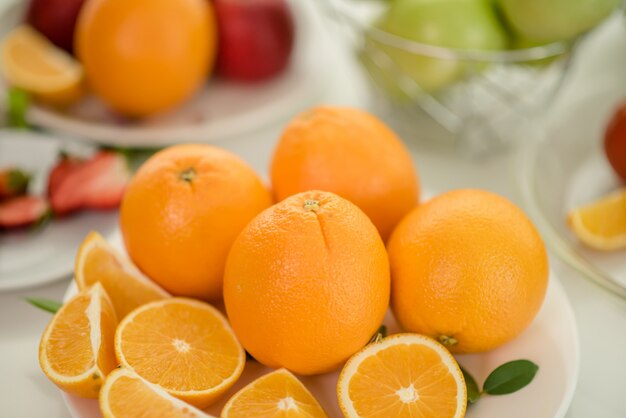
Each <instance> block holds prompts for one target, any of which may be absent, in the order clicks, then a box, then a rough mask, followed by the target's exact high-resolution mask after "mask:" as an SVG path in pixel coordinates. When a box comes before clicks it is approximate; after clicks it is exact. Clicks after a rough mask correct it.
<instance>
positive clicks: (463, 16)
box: [368, 0, 508, 92]
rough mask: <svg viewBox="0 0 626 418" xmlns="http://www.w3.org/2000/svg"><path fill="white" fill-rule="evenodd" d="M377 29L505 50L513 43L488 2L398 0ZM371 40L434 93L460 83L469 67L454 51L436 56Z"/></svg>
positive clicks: (467, 47) (471, 47)
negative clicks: (439, 56) (457, 57)
mask: <svg viewBox="0 0 626 418" xmlns="http://www.w3.org/2000/svg"><path fill="white" fill-rule="evenodd" d="M375 27H376V28H378V29H380V30H382V31H385V32H387V33H389V34H392V35H396V36H398V37H401V38H404V39H407V40H410V41H415V42H419V43H423V44H427V45H434V46H441V47H446V48H455V49H461V50H501V49H505V48H506V47H507V45H508V39H507V34H506V32H505V30H504V29H503V28H502V27H501V25H500V23H499V21H498V18H497V16H496V14H495V12H494V10H493V9H492V7H491V4H490V2H489V1H485V0H441V1H424V0H398V1H394V2H391V3H390V6H389V9H388V10H387V11H386V12H385V13H384V14H383V16H382V17H381V18H380V19H379V20H378V22H377V23H375ZM368 42H374V43H375V44H376V47H378V48H380V49H381V50H382V51H383V52H384V53H385V54H387V55H388V57H389V58H390V59H391V60H392V61H393V63H394V64H395V66H396V67H397V69H398V70H399V71H401V72H402V73H404V74H405V75H407V76H408V77H410V78H412V79H413V80H415V82H416V83H417V84H418V85H419V86H420V87H421V88H422V89H424V90H426V91H429V92H434V91H437V90H439V89H441V88H443V87H445V86H447V85H449V84H450V83H452V82H454V81H456V80H457V79H459V77H461V76H462V75H463V72H464V71H465V69H466V68H465V67H464V63H463V62H462V61H459V60H457V59H456V58H455V57H454V56H453V54H449V56H448V57H445V58H434V57H429V56H426V55H417V54H415V53H413V52H410V51H407V50H405V49H402V48H395V47H393V46H391V45H386V44H382V43H380V42H376V41H375V40H374V39H372V38H370V39H369V40H368ZM392 77H393V75H392Z"/></svg>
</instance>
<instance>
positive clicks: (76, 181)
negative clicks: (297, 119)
mask: <svg viewBox="0 0 626 418" xmlns="http://www.w3.org/2000/svg"><path fill="white" fill-rule="evenodd" d="M130 177H131V173H130V169H129V167H128V164H127V163H126V159H125V158H124V156H123V155H121V154H119V153H116V152H110V151H101V152H99V153H98V154H96V155H95V156H94V157H93V158H91V159H90V160H87V161H85V162H84V163H82V164H81V165H80V166H79V167H75V168H73V169H72V170H71V171H70V172H69V173H67V175H66V176H65V178H63V179H62V180H61V181H60V183H59V184H58V187H55V188H53V189H54V190H53V193H52V194H51V196H50V203H51V204H52V210H53V211H54V213H55V214H57V215H66V214H68V213H71V212H74V211H76V210H78V209H82V208H91V209H114V208H117V207H118V206H119V204H120V202H121V200H122V196H123V195H124V190H125V189H126V185H127V184H128V181H129V180H130Z"/></svg>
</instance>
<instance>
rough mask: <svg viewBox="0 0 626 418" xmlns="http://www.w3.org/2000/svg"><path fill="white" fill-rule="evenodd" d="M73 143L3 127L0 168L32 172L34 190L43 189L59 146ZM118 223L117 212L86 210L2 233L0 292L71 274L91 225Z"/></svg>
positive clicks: (103, 227) (106, 227) (108, 228)
mask: <svg viewBox="0 0 626 418" xmlns="http://www.w3.org/2000/svg"><path fill="white" fill-rule="evenodd" d="M70 146H71V145H70V144H66V143H63V142H62V141H61V140H58V139H55V138H52V137H49V136H45V135H42V134H37V133H34V132H26V131H10V130H0V168H1V167H8V166H17V167H20V168H24V169H25V170H27V171H29V172H30V173H32V174H33V175H34V178H33V184H32V187H31V188H30V190H31V191H32V192H34V193H36V194H43V193H44V192H45V189H46V184H47V181H48V172H49V171H50V169H51V168H52V167H53V165H54V163H55V162H56V159H57V156H58V154H59V151H60V150H61V149H68V147H70ZM74 148H75V147H74ZM81 148H84V147H81ZM75 151H84V149H81V150H75ZM116 226H117V214H116V212H83V213H78V214H75V215H71V216H69V217H67V218H66V219H60V220H53V221H51V222H50V223H49V224H48V225H46V226H44V227H43V228H41V229H40V230H33V231H31V230H23V231H17V232H8V233H4V232H3V233H0V291H8V290H15V289H20V288H25V287H31V286H36V285H41V284H44V283H48V282H51V281H54V280H57V279H62V278H67V277H69V276H70V275H71V274H72V271H73V269H74V257H75V255H76V249H77V248H78V247H79V245H80V243H81V242H82V241H83V239H84V238H85V235H87V233H88V232H89V231H91V230H93V229H95V230H98V231H101V232H102V233H104V234H110V233H112V232H113V231H114V230H115V228H116Z"/></svg>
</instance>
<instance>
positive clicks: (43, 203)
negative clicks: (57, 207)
mask: <svg viewBox="0 0 626 418" xmlns="http://www.w3.org/2000/svg"><path fill="white" fill-rule="evenodd" d="M49 209H50V206H49V205H48V201H47V200H46V199H44V198H43V197H40V196H18V197H13V198H11V199H9V200H6V201H4V202H2V203H0V229H13V228H20V227H24V226H29V225H33V224H35V223H37V222H39V221H40V220H42V219H43V218H44V217H46V216H47V215H48V211H49Z"/></svg>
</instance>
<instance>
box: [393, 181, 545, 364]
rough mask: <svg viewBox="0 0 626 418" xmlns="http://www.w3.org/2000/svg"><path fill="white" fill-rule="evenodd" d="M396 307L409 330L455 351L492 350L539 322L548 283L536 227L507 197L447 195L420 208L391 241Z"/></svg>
mask: <svg viewBox="0 0 626 418" xmlns="http://www.w3.org/2000/svg"><path fill="white" fill-rule="evenodd" d="M388 252H389V261H390V264H391V280H392V282H391V283H392V284H391V288H392V291H391V306H392V309H393V312H394V315H395V317H396V319H397V320H398V322H399V323H400V324H401V325H402V327H404V328H405V329H406V330H408V331H411V332H417V333H420V334H425V335H428V336H430V337H433V338H435V339H437V340H439V341H440V342H442V343H443V344H444V345H446V346H447V347H448V348H449V349H450V351H452V352H454V353H475V352H482V351H487V350H491V349H493V348H496V347H498V346H500V345H502V344H504V343H506V342H507V341H510V340H512V339H513V338H515V337H516V336H518V335H519V334H520V333H521V332H522V331H523V330H524V329H525V328H526V327H527V326H528V325H529V324H530V322H531V321H532V320H533V318H534V317H535V315H536V314H537V312H538V310H539V308H540V307H541V304H542V302H543V299H544V295H545V292H546V287H547V284H548V258H547V255H546V250H545V247H544V244H543V241H542V240H541V237H540V236H539V234H538V233H537V230H536V229H535V227H534V226H533V224H532V223H531V222H530V220H529V219H528V218H527V217H526V216H525V215H524V213H523V212H522V211H521V210H520V209H519V208H517V207H516V206H515V205H513V204H512V203H511V202H509V201H508V200H506V199H504V198H503V197H500V196H498V195H496V194H493V193H490V192H486V191H482V190H457V191H452V192H448V193H444V194H442V195H440V196H438V197H435V198H434V199H432V200H430V201H429V202H426V203H424V204H422V205H420V206H418V207H417V208H415V209H414V210H413V211H412V212H411V213H410V214H409V215H407V216H406V218H404V219H403V220H402V221H401V222H400V224H399V225H398V227H397V228H396V230H395V231H394V232H393V235H392V236H391V238H390V239H389V243H388Z"/></svg>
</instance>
